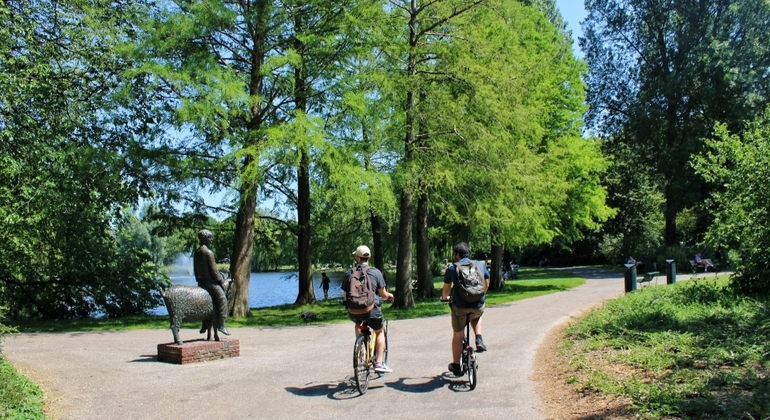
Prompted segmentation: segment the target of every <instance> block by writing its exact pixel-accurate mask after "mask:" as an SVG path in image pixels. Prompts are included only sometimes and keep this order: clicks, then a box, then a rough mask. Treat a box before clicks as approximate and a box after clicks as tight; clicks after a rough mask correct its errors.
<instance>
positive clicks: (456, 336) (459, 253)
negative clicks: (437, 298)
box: [441, 242, 489, 376]
mask: <svg viewBox="0 0 770 420" xmlns="http://www.w3.org/2000/svg"><path fill="white" fill-rule="evenodd" d="M470 256H471V250H470V248H469V247H468V244H466V243H465V242H460V243H459V244H457V245H455V246H454V248H453V249H452V261H453V262H454V263H453V264H451V265H450V266H449V267H447V269H446V272H445V273H444V288H443V290H442V292H441V300H448V299H449V293H450V291H451V293H452V299H451V300H452V332H453V333H452V363H450V364H449V370H450V371H452V373H454V374H455V376H462V370H461V367H460V355H461V354H462V349H463V328H464V327H465V317H466V315H467V314H468V313H470V314H471V327H473V332H474V334H475V335H476V352H477V353H481V352H483V351H486V350H487V346H486V345H485V344H484V340H483V339H482V338H481V315H483V314H484V301H485V298H486V291H487V290H489V271H487V268H486V267H485V266H484V264H479V263H478V261H474V262H471V260H470ZM469 263H475V265H476V267H477V269H478V270H479V272H480V273H481V274H482V275H483V278H484V280H483V282H484V284H483V293H484V295H483V296H481V297H480V298H479V299H478V300H477V301H475V302H468V301H467V300H466V299H463V297H462V296H461V292H460V289H461V288H462V286H461V285H460V279H459V277H458V273H457V270H458V266H459V265H462V264H466V265H467V264H469ZM468 339H470V337H468Z"/></svg>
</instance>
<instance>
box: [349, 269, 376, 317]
mask: <svg viewBox="0 0 770 420" xmlns="http://www.w3.org/2000/svg"><path fill="white" fill-rule="evenodd" d="M368 271H369V266H368V265H364V266H358V267H356V268H354V269H353V272H352V273H350V287H349V290H348V291H347V292H348V296H347V307H348V312H350V313H351V314H354V315H363V314H368V313H369V312H371V310H372V309H374V289H373V287H372V285H371V280H369V273H368Z"/></svg>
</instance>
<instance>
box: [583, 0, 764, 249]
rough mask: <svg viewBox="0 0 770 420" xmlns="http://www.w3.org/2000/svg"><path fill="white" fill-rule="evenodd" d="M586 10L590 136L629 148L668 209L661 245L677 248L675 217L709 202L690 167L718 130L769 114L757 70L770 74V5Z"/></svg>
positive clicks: (596, 0)
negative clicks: (769, 23) (705, 141)
mask: <svg viewBox="0 0 770 420" xmlns="http://www.w3.org/2000/svg"><path fill="white" fill-rule="evenodd" d="M586 10H587V11H588V17H587V18H586V21H585V22H584V24H583V26H584V34H585V37H584V38H582V39H581V40H580V45H581V47H582V48H583V50H584V52H585V57H586V60H587V62H588V65H589V74H588V77H587V79H586V80H587V84H588V97H587V100H588V103H589V105H590V109H589V112H588V114H587V117H586V119H587V122H588V125H589V129H590V130H591V131H592V132H594V133H596V134H598V135H600V136H601V137H603V138H612V139H613V141H617V142H621V143H623V144H624V145H626V146H627V147H628V148H629V149H630V152H631V153H630V154H629V155H628V156H629V157H631V158H633V159H634V164H635V166H637V167H640V168H649V170H650V171H651V172H652V173H653V174H654V176H653V178H652V179H653V181H654V182H655V183H656V185H657V188H658V190H659V191H660V192H661V193H662V194H663V197H664V199H665V203H664V206H663V215H664V220H665V234H664V242H665V244H667V245H673V244H676V243H677V242H678V235H677V226H676V220H677V215H678V214H679V213H680V212H681V211H683V210H685V209H688V208H693V207H696V206H698V205H699V203H702V202H703V201H704V199H705V198H706V197H707V194H708V192H709V187H708V186H707V185H705V184H704V183H703V180H702V179H701V178H699V177H697V176H696V175H695V173H694V171H693V169H692V167H691V165H690V160H691V157H692V156H693V155H694V154H697V153H698V152H699V151H700V150H701V149H702V147H703V139H704V138H706V137H708V136H709V135H710V134H711V129H712V127H713V125H714V123H715V122H723V123H725V124H727V125H728V127H729V128H730V129H731V130H734V131H735V132H737V131H739V130H741V129H742V127H743V124H744V122H745V121H747V120H751V119H753V117H754V116H755V115H757V114H758V113H759V112H761V111H762V110H763V109H764V107H765V105H766V104H767V101H768V83H767V80H766V72H764V71H757V69H766V68H768V64H770V62H769V61H768V60H770V54H768V48H770V47H768V45H770V44H769V43H768V41H769V40H768V37H769V36H770V33H768V31H767V29H766V26H767V25H766V22H767V20H768V18H769V17H770V5H768V3H767V2H766V1H763V0H748V1H740V2H738V1H721V0H698V1H692V0H676V1H661V0H593V1H587V2H586ZM635 188H636V187H635V186H634V185H624V186H623V189H624V190H626V191H628V190H633V189H635ZM706 222H707V221H701V223H702V224H703V223H706ZM701 230H703V231H705V229H701Z"/></svg>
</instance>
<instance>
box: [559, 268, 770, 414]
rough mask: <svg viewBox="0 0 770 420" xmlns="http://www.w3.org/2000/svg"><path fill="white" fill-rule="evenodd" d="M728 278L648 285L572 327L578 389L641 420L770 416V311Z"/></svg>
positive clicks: (567, 352) (566, 348) (566, 344)
mask: <svg viewBox="0 0 770 420" xmlns="http://www.w3.org/2000/svg"><path fill="white" fill-rule="evenodd" d="M727 280H728V279H727V276H721V277H716V278H715V277H709V278H707V279H695V280H691V281H687V282H682V283H677V284H676V285H674V286H667V287H645V288H643V289H641V290H639V291H636V292H634V293H630V294H627V295H624V296H623V297H621V298H618V299H615V300H611V301H608V302H607V303H606V304H605V305H604V306H603V307H601V308H599V309H597V310H594V311H592V312H591V313H589V314H587V315H586V316H585V317H583V318H582V319H580V320H578V321H577V322H575V323H574V324H572V325H571V326H570V327H568V329H567V333H566V337H565V339H564V341H563V342H562V351H563V356H564V357H565V359H566V360H568V361H569V364H570V367H571V368H572V369H574V375H573V376H572V377H571V378H569V380H568V382H571V383H573V384H575V385H577V387H578V390H579V391H581V392H584V393H591V392H599V393H604V394H609V395H613V396H618V397H626V398H629V399H630V401H632V405H631V407H630V409H631V411H632V414H633V415H634V418H644V419H648V418H649V419H660V418H698V419H766V418H768V416H770V359H768V355H770V343H768V340H767V337H768V335H769V334H770V307H769V306H768V302H767V301H758V300H754V299H749V298H745V297H738V296H733V295H732V294H731V293H729V292H728V291H727V290H725V289H724V286H725V285H726V284H727Z"/></svg>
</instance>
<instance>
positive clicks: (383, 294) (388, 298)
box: [379, 287, 393, 302]
mask: <svg viewBox="0 0 770 420" xmlns="http://www.w3.org/2000/svg"><path fill="white" fill-rule="evenodd" d="M379 294H380V297H381V298H383V299H384V300H385V301H387V302H390V301H391V300H393V293H390V292H389V291H387V290H386V289H385V288H384V287H380V289H379Z"/></svg>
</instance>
